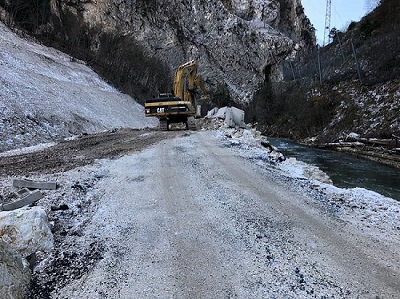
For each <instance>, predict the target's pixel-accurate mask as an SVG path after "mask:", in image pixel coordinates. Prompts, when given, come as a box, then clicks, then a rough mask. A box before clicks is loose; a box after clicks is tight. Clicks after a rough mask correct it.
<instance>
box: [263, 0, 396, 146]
mask: <svg viewBox="0 0 400 299" xmlns="http://www.w3.org/2000/svg"><path fill="white" fill-rule="evenodd" d="M399 14H400V6H399V3H398V1H395V0H383V1H382V2H381V4H380V6H378V7H377V8H376V9H375V10H374V11H373V12H371V13H370V14H368V15H367V16H365V17H364V18H362V19H361V20H360V21H359V22H353V23H352V24H350V26H349V29H348V30H347V31H346V32H338V31H334V30H333V31H332V34H333V42H332V43H331V44H329V45H327V46H325V47H323V48H320V49H317V48H314V49H311V50H309V51H304V52H302V53H301V55H298V56H297V57H296V59H293V60H288V61H286V62H285V63H284V65H283V69H284V77H283V80H282V81H281V82H277V83H276V84H275V86H274V96H275V99H271V97H268V96H267V92H270V90H268V89H266V92H264V93H263V96H264V98H267V100H266V102H267V105H268V106H269V110H268V109H266V110H268V111H272V113H271V112H268V111H267V113H268V115H266V116H264V117H266V118H267V126H268V128H267V131H269V133H270V134H276V135H281V136H282V135H283V136H287V137H292V138H295V139H297V140H301V139H304V138H306V137H317V138H314V140H316V141H317V142H318V143H321V142H327V141H337V140H340V139H345V138H346V136H347V135H348V134H349V133H351V132H355V133H357V134H359V135H361V136H362V137H374V138H385V139H388V138H395V137H394V136H400V117H399V111H400V100H399V99H400V85H399V82H400V81H399V80H400V71H399V70H400V68H399V66H400V55H399V53H400V33H399V32H400V21H399V18H398V16H399ZM259 98H260V97H259ZM261 99H263V97H261ZM277 111H278V112H277ZM392 146H396V144H395V141H394V143H393V144H392ZM397 147H398V145H397Z"/></svg>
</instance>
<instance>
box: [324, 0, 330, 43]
mask: <svg viewBox="0 0 400 299" xmlns="http://www.w3.org/2000/svg"><path fill="white" fill-rule="evenodd" d="M331 10H332V1H331V0H326V14H325V30H324V44H323V46H325V45H327V44H329V42H330V40H331V38H330V36H329V33H330V30H331Z"/></svg>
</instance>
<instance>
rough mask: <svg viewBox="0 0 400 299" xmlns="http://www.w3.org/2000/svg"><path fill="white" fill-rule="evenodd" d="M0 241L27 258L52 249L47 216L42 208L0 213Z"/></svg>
mask: <svg viewBox="0 0 400 299" xmlns="http://www.w3.org/2000/svg"><path fill="white" fill-rule="evenodd" d="M0 239H1V240H2V241H4V242H6V243H8V244H9V245H10V246H12V247H13V248H15V249H16V250H18V251H19V252H20V253H21V254H22V256H24V257H27V256H29V255H31V254H32V253H35V252H37V251H49V250H51V249H52V248H53V245H54V244H53V243H54V240H53V234H52V233H51V231H50V228H49V224H48V220H47V214H46V212H45V210H44V209H43V208H42V207H32V208H23V209H18V210H14V211H9V212H5V211H2V212H0Z"/></svg>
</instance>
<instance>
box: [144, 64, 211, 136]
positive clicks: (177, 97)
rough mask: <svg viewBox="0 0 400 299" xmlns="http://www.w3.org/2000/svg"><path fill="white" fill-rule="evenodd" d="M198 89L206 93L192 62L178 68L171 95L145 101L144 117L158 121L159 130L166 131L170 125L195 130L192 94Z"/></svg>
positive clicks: (194, 109) (194, 110) (194, 107)
mask: <svg viewBox="0 0 400 299" xmlns="http://www.w3.org/2000/svg"><path fill="white" fill-rule="evenodd" d="M196 87H200V88H201V89H202V91H203V93H206V89H205V87H204V83H203V81H202V79H201V76H200V75H198V74H197V63H196V61H194V60H191V61H189V62H186V63H184V64H182V65H180V66H179V67H178V69H177V70H176V72H175V78H174V83H173V94H172V93H162V94H160V95H159V96H158V97H157V98H152V99H149V100H147V101H146V103H145V105H144V108H145V116H155V117H158V119H159V120H160V130H162V131H168V130H169V125H170V124H172V123H185V124H186V129H188V130H196V123H195V118H194V116H195V114H196V104H195V97H194V92H195V89H196Z"/></svg>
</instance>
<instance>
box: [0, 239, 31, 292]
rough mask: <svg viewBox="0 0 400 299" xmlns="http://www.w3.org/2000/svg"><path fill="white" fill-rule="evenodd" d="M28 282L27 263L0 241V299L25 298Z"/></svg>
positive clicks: (29, 275) (28, 271)
mask: <svg viewBox="0 0 400 299" xmlns="http://www.w3.org/2000/svg"><path fill="white" fill-rule="evenodd" d="M30 280H31V271H30V269H29V264H28V262H27V261H26V260H25V259H24V258H23V257H22V256H21V254H20V253H19V252H18V251H17V250H15V249H14V248H12V247H11V246H10V245H8V244H7V243H5V242H3V241H1V240H0V298H3V299H23V298H26V294H27V291H28V288H29V284H30Z"/></svg>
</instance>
